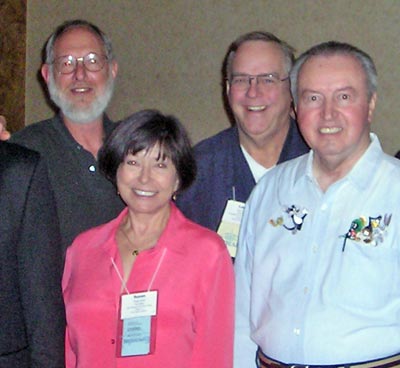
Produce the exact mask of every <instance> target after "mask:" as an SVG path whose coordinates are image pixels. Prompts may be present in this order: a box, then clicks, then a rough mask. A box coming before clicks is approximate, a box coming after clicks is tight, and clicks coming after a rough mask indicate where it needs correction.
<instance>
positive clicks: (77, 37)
mask: <svg viewBox="0 0 400 368" xmlns="http://www.w3.org/2000/svg"><path fill="white" fill-rule="evenodd" d="M85 47H86V48H93V49H95V48H97V49H103V48H104V45H103V41H102V40H101V38H100V37H99V36H98V35H97V34H96V33H94V32H93V31H91V30H90V29H88V28H86V27H75V28H71V29H68V30H66V31H65V32H63V33H62V34H61V35H60V36H59V37H58V38H57V40H56V41H55V43H54V49H55V50H56V51H61V52H62V50H64V49H75V48H76V49H78V48H85Z"/></svg>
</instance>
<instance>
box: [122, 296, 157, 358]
mask: <svg viewBox="0 0 400 368" xmlns="http://www.w3.org/2000/svg"><path fill="white" fill-rule="evenodd" d="M157 296H158V293H157V291H148V292H143V293H134V294H126V295H122V297H121V324H122V326H121V328H120V331H121V347H120V352H121V357H128V356H136V355H146V354H150V353H151V352H152V351H153V350H154V346H155V320H154V318H155V316H156V315H157Z"/></svg>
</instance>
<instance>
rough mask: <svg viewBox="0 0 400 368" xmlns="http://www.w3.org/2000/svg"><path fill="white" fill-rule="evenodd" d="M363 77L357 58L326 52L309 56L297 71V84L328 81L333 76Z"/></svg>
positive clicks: (362, 70)
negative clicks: (325, 53)
mask: <svg viewBox="0 0 400 368" xmlns="http://www.w3.org/2000/svg"><path fill="white" fill-rule="evenodd" d="M338 76H343V77H347V78H352V79H353V78H359V77H361V78H362V79H364V78H365V72H364V69H363V67H362V65H361V63H360V62H359V60H358V59H357V58H356V57H354V56H353V55H349V54H328V55H316V56H311V57H310V58H309V59H308V60H307V61H305V62H304V64H303V65H302V67H301V68H300V71H299V78H298V84H299V85H301V84H303V83H304V82H305V81H309V80H310V78H312V79H313V80H320V81H329V80H330V79H332V78H333V77H338Z"/></svg>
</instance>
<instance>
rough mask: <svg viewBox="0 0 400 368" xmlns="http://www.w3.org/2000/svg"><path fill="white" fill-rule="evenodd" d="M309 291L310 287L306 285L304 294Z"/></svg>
mask: <svg viewBox="0 0 400 368" xmlns="http://www.w3.org/2000/svg"><path fill="white" fill-rule="evenodd" d="M307 293H308V287H307V286H306V287H305V288H304V294H307Z"/></svg>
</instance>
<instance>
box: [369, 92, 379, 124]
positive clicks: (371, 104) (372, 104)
mask: <svg viewBox="0 0 400 368" xmlns="http://www.w3.org/2000/svg"><path fill="white" fill-rule="evenodd" d="M377 98H378V97H377V95H376V93H374V94H373V95H372V97H371V99H370V100H369V103H368V122H369V123H372V116H373V115H374V111H375V105H376V100H377Z"/></svg>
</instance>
